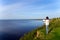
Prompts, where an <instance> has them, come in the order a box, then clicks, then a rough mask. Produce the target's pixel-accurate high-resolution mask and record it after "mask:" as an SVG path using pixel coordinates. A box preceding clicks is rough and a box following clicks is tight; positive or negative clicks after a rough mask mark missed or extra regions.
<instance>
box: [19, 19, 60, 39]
mask: <svg viewBox="0 0 60 40" xmlns="http://www.w3.org/2000/svg"><path fill="white" fill-rule="evenodd" d="M45 32H46V29H45V25H43V26H42V27H40V28H37V29H35V30H33V31H31V32H29V33H26V34H24V36H22V37H21V38H20V40H60V18H53V19H52V20H50V25H49V33H48V34H47V35H46V34H45Z"/></svg>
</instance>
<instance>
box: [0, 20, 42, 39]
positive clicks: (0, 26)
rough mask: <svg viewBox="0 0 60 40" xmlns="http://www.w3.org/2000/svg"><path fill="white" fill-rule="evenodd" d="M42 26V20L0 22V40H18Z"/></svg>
mask: <svg viewBox="0 0 60 40" xmlns="http://www.w3.org/2000/svg"><path fill="white" fill-rule="evenodd" d="M42 25H43V22H42V20H0V40H18V39H19V38H20V37H21V36H23V35H24V33H27V32H29V31H32V30H34V29H36V28H38V27H40V26H42Z"/></svg>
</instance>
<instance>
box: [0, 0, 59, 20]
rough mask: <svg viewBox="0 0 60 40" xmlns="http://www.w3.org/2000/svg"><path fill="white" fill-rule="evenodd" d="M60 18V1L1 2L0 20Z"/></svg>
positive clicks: (5, 0) (25, 0) (27, 0)
mask: <svg viewBox="0 0 60 40" xmlns="http://www.w3.org/2000/svg"><path fill="white" fill-rule="evenodd" d="M46 16H49V17H50V18H55V17H60V0H0V19H42V18H45V17H46Z"/></svg>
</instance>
